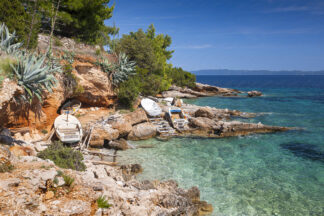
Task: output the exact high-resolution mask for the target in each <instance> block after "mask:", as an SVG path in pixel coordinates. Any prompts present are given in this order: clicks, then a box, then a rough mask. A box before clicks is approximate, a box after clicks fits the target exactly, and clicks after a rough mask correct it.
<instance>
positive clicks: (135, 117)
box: [124, 108, 148, 125]
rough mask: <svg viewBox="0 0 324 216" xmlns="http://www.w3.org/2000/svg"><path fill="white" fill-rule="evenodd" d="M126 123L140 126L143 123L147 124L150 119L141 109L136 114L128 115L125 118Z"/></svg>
mask: <svg viewBox="0 0 324 216" xmlns="http://www.w3.org/2000/svg"><path fill="white" fill-rule="evenodd" d="M124 119H125V121H127V122H129V123H130V124H131V125H135V124H139V123H142V122H147V121H148V118H147V115H146V112H145V111H144V110H143V109H142V108H139V109H137V110H135V111H134V112H131V113H128V114H126V115H125V116H124Z"/></svg>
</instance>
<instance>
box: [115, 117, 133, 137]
mask: <svg viewBox="0 0 324 216" xmlns="http://www.w3.org/2000/svg"><path fill="white" fill-rule="evenodd" d="M111 127H112V128H113V129H116V130H118V131H119V137H126V136H127V135H128V134H129V133H130V132H131V131H132V124H131V121H128V119H127V120H126V119H124V118H119V119H118V120H117V121H114V122H112V123H111Z"/></svg>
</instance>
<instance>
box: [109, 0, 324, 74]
mask: <svg viewBox="0 0 324 216" xmlns="http://www.w3.org/2000/svg"><path fill="white" fill-rule="evenodd" d="M115 5H116V6H115V11H114V14H113V17H112V18H111V19H110V20H108V21H107V22H106V23H107V24H108V25H111V24H112V23H115V24H116V26H118V27H119V28H120V36H121V35H122V34H127V33H129V32H130V31H137V29H139V28H142V29H144V30H146V29H147V27H148V26H149V25H150V24H151V23H153V24H154V25H155V27H156V29H157V33H164V34H168V35H170V36H171V38H172V47H171V49H174V50H175V52H174V54H173V57H172V59H171V63H172V64H173V65H175V66H181V67H183V68H184V69H186V70H189V71H192V70H199V69H223V68H226V69H250V70H258V69H267V70H295V69H296V70H324V0H236V1H235V0H137V1H134V0H116V2H115Z"/></svg>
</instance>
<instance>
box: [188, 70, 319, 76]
mask: <svg viewBox="0 0 324 216" xmlns="http://www.w3.org/2000/svg"><path fill="white" fill-rule="evenodd" d="M191 73H193V74H195V75H198V76H199V75H324V70H322V71H298V70H291V71H288V70H282V71H269V70H228V69H206V70H196V71H191Z"/></svg>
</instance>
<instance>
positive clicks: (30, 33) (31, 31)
mask: <svg viewBox="0 0 324 216" xmlns="http://www.w3.org/2000/svg"><path fill="white" fill-rule="evenodd" d="M37 3H38V1H37V0H35V3H34V11H33V17H32V21H31V23H30V29H29V34H28V38H27V46H26V48H27V49H28V48H29V43H30V38H31V37H32V34H33V28H34V22H35V16H36V12H37Z"/></svg>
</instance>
